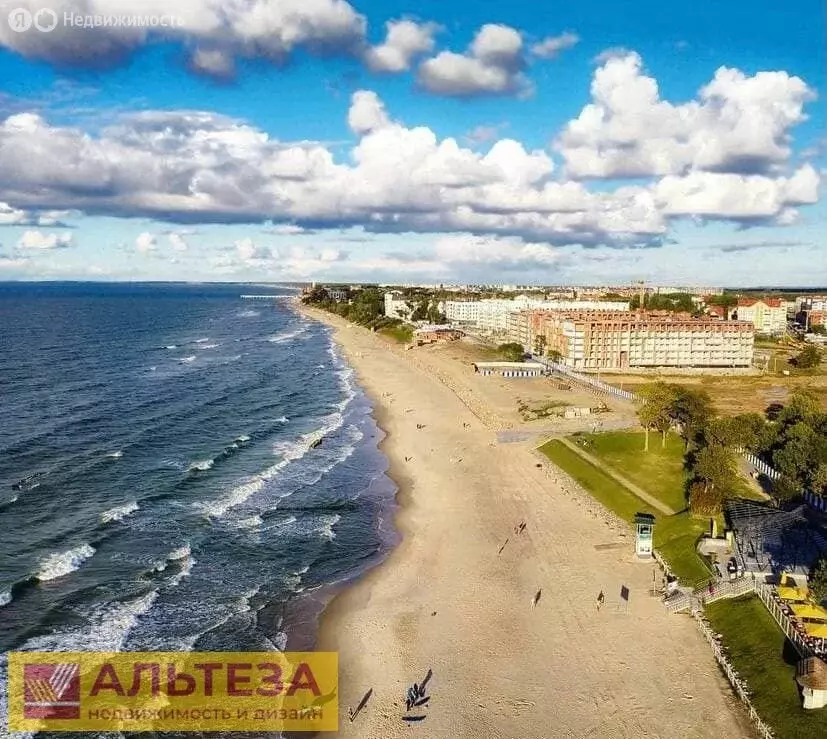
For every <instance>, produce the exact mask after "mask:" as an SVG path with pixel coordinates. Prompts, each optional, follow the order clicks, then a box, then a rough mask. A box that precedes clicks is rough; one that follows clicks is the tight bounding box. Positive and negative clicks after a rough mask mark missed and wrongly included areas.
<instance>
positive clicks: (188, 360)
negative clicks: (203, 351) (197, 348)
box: [179, 354, 195, 364]
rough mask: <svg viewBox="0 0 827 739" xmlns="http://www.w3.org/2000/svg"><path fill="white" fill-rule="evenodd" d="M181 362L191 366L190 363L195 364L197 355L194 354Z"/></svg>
mask: <svg viewBox="0 0 827 739" xmlns="http://www.w3.org/2000/svg"><path fill="white" fill-rule="evenodd" d="M179 361H180V362H186V363H187V364H189V363H190V362H194V361H195V354H193V355H192V356H191V357H183V358H182V359H180V360H179Z"/></svg>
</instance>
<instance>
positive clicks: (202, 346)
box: [198, 344, 218, 349]
mask: <svg viewBox="0 0 827 739" xmlns="http://www.w3.org/2000/svg"><path fill="white" fill-rule="evenodd" d="M217 346H218V344H201V346H199V347H198V348H199V349H215V348H216V347H217Z"/></svg>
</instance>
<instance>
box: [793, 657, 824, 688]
mask: <svg viewBox="0 0 827 739" xmlns="http://www.w3.org/2000/svg"><path fill="white" fill-rule="evenodd" d="M795 681H796V682H797V683H798V684H799V685H800V686H801V687H803V688H810V690H827V662H825V661H824V660H822V659H819V658H818V657H808V658H807V659H802V660H801V662H799V663H798V665H796V668H795Z"/></svg>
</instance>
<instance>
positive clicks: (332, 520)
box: [319, 513, 342, 541]
mask: <svg viewBox="0 0 827 739" xmlns="http://www.w3.org/2000/svg"><path fill="white" fill-rule="evenodd" d="M321 520H322V529H321V531H320V532H319V533H320V534H321V536H322V538H323V539H327V540H328V541H333V540H334V539H335V538H336V532H335V531H334V530H333V527H334V526H335V525H336V524H337V523H339V521H341V520H342V517H341V516H340V515H339V514H338V513H332V514H328V515H324V516H322V519H321Z"/></svg>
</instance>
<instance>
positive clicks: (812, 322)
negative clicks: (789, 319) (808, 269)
mask: <svg viewBox="0 0 827 739" xmlns="http://www.w3.org/2000/svg"><path fill="white" fill-rule="evenodd" d="M800 305H801V318H799V321H801V323H803V324H804V325H805V326H806V327H807V328H808V329H810V328H812V327H813V326H824V325H825V324H827V295H808V296H807V297H805V298H800Z"/></svg>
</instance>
